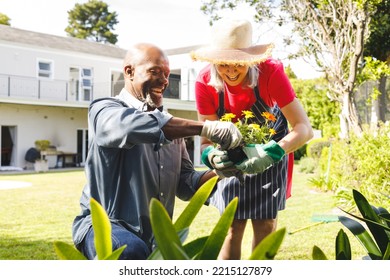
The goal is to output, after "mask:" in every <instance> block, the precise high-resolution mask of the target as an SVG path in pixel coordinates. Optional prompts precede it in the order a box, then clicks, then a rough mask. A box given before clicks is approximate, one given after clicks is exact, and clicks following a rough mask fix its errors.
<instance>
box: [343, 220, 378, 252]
mask: <svg viewBox="0 0 390 280" xmlns="http://www.w3.org/2000/svg"><path fill="white" fill-rule="evenodd" d="M339 220H340V222H341V223H342V224H343V225H344V226H345V227H346V228H348V229H349V230H350V231H351V232H352V233H353V235H355V237H356V238H357V239H358V240H359V241H360V243H361V244H362V245H363V247H364V248H365V249H366V251H367V253H368V255H369V256H370V257H371V258H372V259H381V258H382V253H381V251H380V250H379V248H378V246H377V244H376V243H375V241H374V240H373V239H372V237H371V235H370V234H369V233H368V232H367V231H366V229H365V228H364V227H363V226H362V225H361V224H360V223H359V222H357V221H355V220H352V219H350V218H348V217H343V216H340V217H339Z"/></svg>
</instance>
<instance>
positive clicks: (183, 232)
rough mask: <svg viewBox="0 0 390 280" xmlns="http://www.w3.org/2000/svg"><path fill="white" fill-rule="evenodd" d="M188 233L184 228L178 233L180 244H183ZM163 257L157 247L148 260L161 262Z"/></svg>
mask: <svg viewBox="0 0 390 280" xmlns="http://www.w3.org/2000/svg"><path fill="white" fill-rule="evenodd" d="M188 233H189V229H188V228H185V229H183V230H181V231H179V232H178V235H179V238H180V241H181V243H182V244H183V243H184V241H185V240H186V239H187V236H188ZM163 259H164V258H163V256H162V254H161V251H160V249H159V248H158V247H157V248H155V249H154V250H153V252H152V253H151V254H150V255H149V257H148V260H163Z"/></svg>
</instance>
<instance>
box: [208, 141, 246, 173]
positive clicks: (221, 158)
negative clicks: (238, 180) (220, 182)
mask: <svg viewBox="0 0 390 280" xmlns="http://www.w3.org/2000/svg"><path fill="white" fill-rule="evenodd" d="M201 159H202V162H203V163H204V164H205V165H206V166H208V167H209V168H210V169H214V170H215V173H217V175H218V177H219V178H221V179H223V178H228V177H232V176H236V175H237V174H238V173H241V171H240V170H238V169H237V168H236V167H235V166H234V163H233V162H232V161H231V160H230V159H229V156H228V153H227V151H221V150H219V149H216V148H214V147H212V146H208V147H207V148H206V149H204V150H203V152H202V156H201Z"/></svg>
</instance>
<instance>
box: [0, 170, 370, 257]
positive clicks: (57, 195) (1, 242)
mask: <svg viewBox="0 0 390 280" xmlns="http://www.w3.org/2000/svg"><path fill="white" fill-rule="evenodd" d="M297 169H298V168H296V170H297ZM309 177H310V175H307V174H301V173H298V171H296V173H295V176H294V184H293V196H292V197H291V198H289V199H288V201H287V208H286V210H284V211H282V212H280V215H279V222H278V227H279V228H281V227H286V229H287V232H293V231H296V230H298V231H297V232H295V233H293V234H287V235H286V236H285V239H284V242H283V244H282V247H281V249H280V250H279V252H278V254H277V256H276V259H279V260H310V259H312V258H311V251H312V248H313V246H314V245H316V246H318V247H320V248H321V249H322V250H323V251H324V252H325V254H326V255H327V256H328V258H329V259H334V250H335V249H334V248H335V237H336V235H337V232H338V231H339V230H340V228H343V226H342V225H341V224H340V223H338V222H330V223H324V224H321V225H316V226H311V227H309V228H307V229H303V228H304V227H306V226H310V225H313V224H314V223H315V222H314V221H312V220H311V217H312V215H313V214H331V213H332V211H334V209H335V207H334V204H333V197H332V194H331V193H322V192H317V191H315V190H313V189H311V188H310V187H309V186H308V184H307V179H308V178H309ZM0 180H1V181H8V180H11V181H23V182H30V183H31V184H32V185H31V187H27V188H20V189H5V190H0V201H1V206H0V216H1V219H0V259H1V260H55V259H57V256H56V254H55V252H54V249H53V242H54V241H57V240H60V241H64V242H67V243H69V244H72V239H71V226H72V222H73V219H74V217H75V216H76V215H77V214H78V213H79V211H80V208H79V203H78V202H79V198H80V194H81V191H82V188H83V185H84V183H85V177H84V171H83V170H77V171H67V172H64V171H63V172H49V173H44V174H41V173H40V174H18V175H14V174H13V175H1V177H0ZM186 205H187V202H183V201H180V200H178V201H177V202H176V208H175V215H174V219H175V217H176V216H177V214H179V213H181V211H182V210H183V209H184V207H185V206H186ZM218 219H219V213H218V211H217V210H216V209H215V208H214V207H212V206H204V207H203V208H202V209H201V211H200V213H199V214H198V216H197V217H196V219H195V221H194V222H193V224H192V225H191V228H190V234H189V236H188V239H187V240H188V241H190V240H192V239H194V238H196V237H200V236H204V235H207V234H209V233H210V232H211V230H212V228H213V227H214V225H215V224H216V221H217V220H218ZM299 229H301V230H299ZM343 229H344V231H346V233H347V234H348V235H349V237H350V241H351V247H352V252H353V253H354V257H353V259H361V257H362V256H363V255H364V251H363V249H362V247H361V246H360V244H358V241H357V240H356V238H355V237H354V236H351V235H350V234H349V232H347V230H346V229H345V228H343ZM251 236H252V234H251V231H250V223H248V226H247V230H246V232H245V236H244V240H243V253H242V258H243V259H247V258H248V257H249V255H250V254H251V249H250V243H251Z"/></svg>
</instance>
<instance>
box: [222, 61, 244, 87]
mask: <svg viewBox="0 0 390 280" xmlns="http://www.w3.org/2000/svg"><path fill="white" fill-rule="evenodd" d="M216 69H217V72H218V74H219V75H220V76H221V78H222V80H223V81H224V82H225V83H226V84H228V85H229V86H238V85H240V84H241V83H242V82H243V81H244V80H245V78H246V74H248V70H249V66H246V65H240V64H218V65H216Z"/></svg>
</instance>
